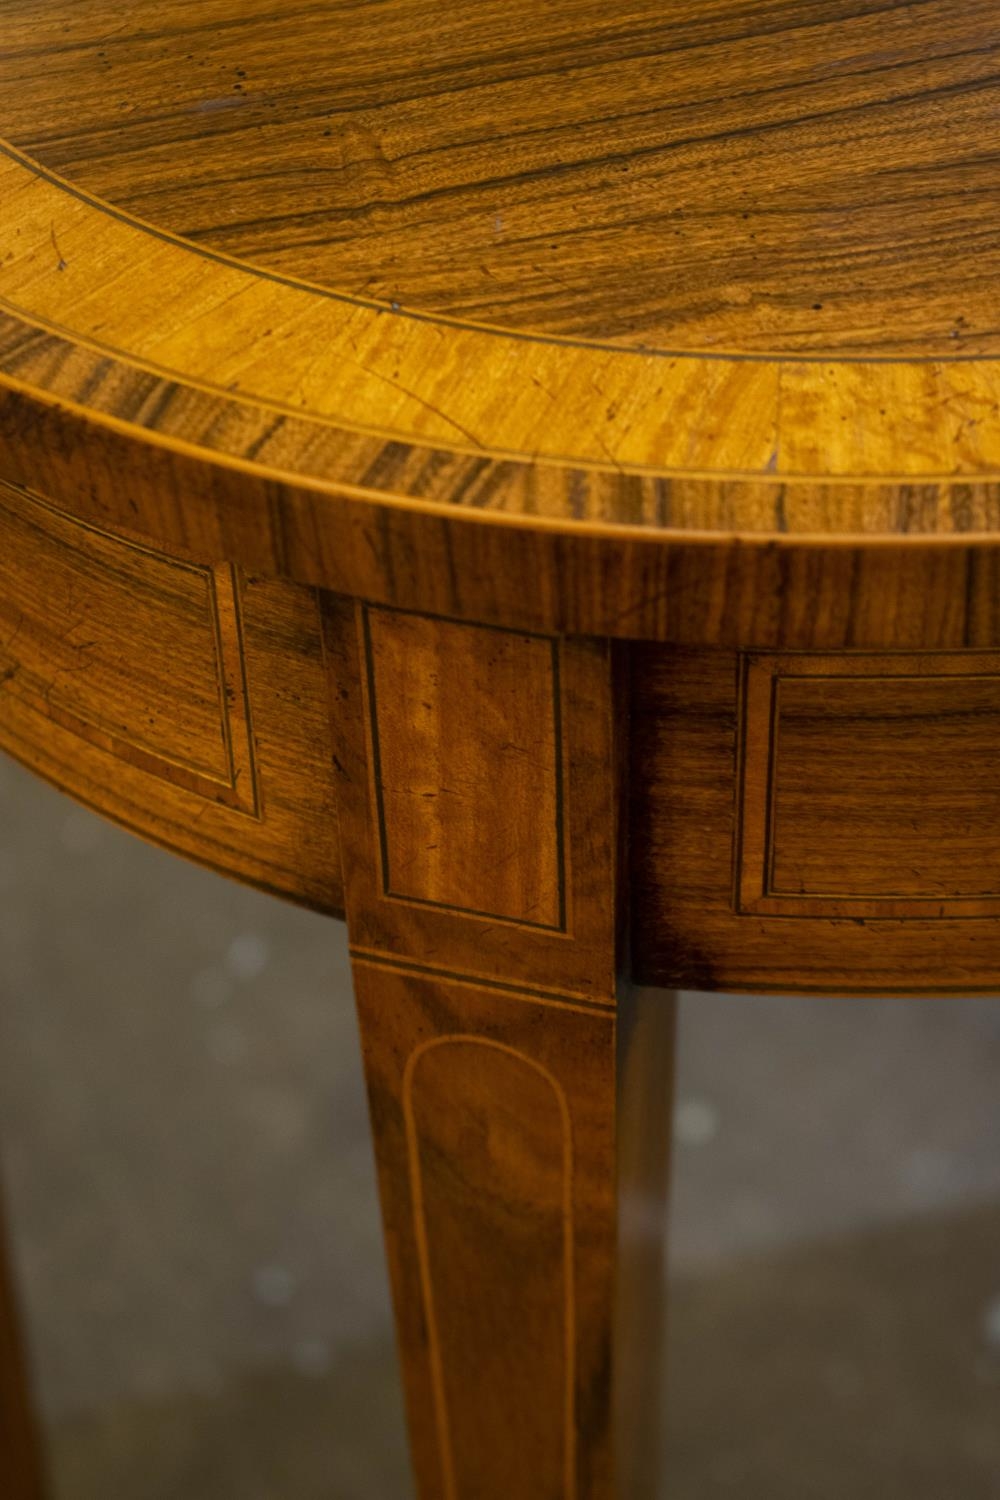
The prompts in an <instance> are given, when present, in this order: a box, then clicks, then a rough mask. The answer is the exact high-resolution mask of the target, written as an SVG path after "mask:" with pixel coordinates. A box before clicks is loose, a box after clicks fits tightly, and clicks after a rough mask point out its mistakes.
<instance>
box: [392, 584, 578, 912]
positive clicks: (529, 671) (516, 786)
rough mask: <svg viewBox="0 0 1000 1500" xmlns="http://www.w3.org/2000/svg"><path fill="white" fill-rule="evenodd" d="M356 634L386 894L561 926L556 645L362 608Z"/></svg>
mask: <svg viewBox="0 0 1000 1500" xmlns="http://www.w3.org/2000/svg"><path fill="white" fill-rule="evenodd" d="M363 631H364V650H365V670H366V685H367V694H368V723H369V732H370V737H371V755H372V765H373V772H374V788H373V790H374V796H375V803H376V809H377V817H378V831H379V845H380V853H381V864H382V883H383V891H384V893H385V894H386V895H387V896H397V897H401V898H404V899H406V900H410V901H421V902H427V903H429V904H432V905H435V906H441V907H451V908H452V909H454V910H455V911H460V912H466V913H468V914H472V915H477V916H489V917H496V918H501V919H504V918H505V919H507V920H508V921H512V922H518V923H521V924H524V925H527V926H531V927H546V928H556V929H561V928H563V927H564V926H565V921H566V911H565V868H564V851H563V827H562V774H563V768H562V751H561V742H562V729H561V719H562V707H561V704H560V689H559V648H558V643H557V642H556V641H554V640H553V639H551V638H549V637H547V636H537V635H526V634H521V633H515V632H514V631H509V630H497V629H487V628H486V627H482V626H478V625H467V624H464V623H463V622H461V621H456V620H441V619H437V618H431V617H428V616H426V615H414V614H404V613H402V612H400V611H398V610H386V609H374V608H366V609H365V610H364V612H363ZM476 686H478V688H479V691H478V692H476V691H474V687H476Z"/></svg>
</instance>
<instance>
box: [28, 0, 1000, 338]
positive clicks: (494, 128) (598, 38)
mask: <svg viewBox="0 0 1000 1500" xmlns="http://www.w3.org/2000/svg"><path fill="white" fill-rule="evenodd" d="M125 14H126V15H128V11H127V10H126V12H125ZM122 15H123V12H122V7H121V5H120V4H118V5H116V4H113V3H112V0H97V3H93V4H91V5H89V6H88V7H87V11H86V14H85V15H81V14H80V13H79V9H78V8H77V7H73V6H71V5H69V4H67V3H65V0H64V3H53V0H48V3H46V4H42V5H39V4H38V3H37V0H9V3H8V5H7V6H6V7H5V44H6V45H5V58H4V66H3V70H2V73H0V86H2V89H3V92H2V94H0V106H2V104H3V103H4V101H5V100H10V101H11V102H12V104H13V109H12V110H11V112H10V117H11V125H10V126H9V127H8V128H9V129H10V132H11V134H12V135H13V137H14V139H15V140H16V141H17V143H18V144H19V145H21V146H22V147H24V148H25V149H27V150H29V151H32V152H34V153H35V154H37V155H38V156H39V157H40V158H41V159H42V160H43V161H45V162H46V163H47V164H49V165H50V166H53V167H55V168H57V169H58V170H60V171H62V172H65V173H66V174H67V175H68V176H69V177H71V178H72V180H73V181H74V182H77V183H79V184H80V185H82V186H84V187H86V188H88V189H90V190H92V191H94V192H96V193H97V194H99V195H100V196H102V197H105V198H108V199H110V200H111V201H112V202H114V203H116V204H119V205H121V206H122V207H126V208H128V209H129V210H130V211H132V212H135V213H137V214H138V215H139V216H141V217H144V218H147V219H150V220H152V221H154V222H156V223H158V224H161V225H163V226H164V227H167V228H170V229H173V230H176V231H178V232H180V233H181V234H184V235H186V236H188V237H190V238H194V239H197V240H198V241H199V242H201V243H204V244H206V245H210V246H212V247H215V248H219V249H222V250H225V251H227V252H229V253H231V254H235V255H238V256H241V257H243V258H245V259H248V260H252V261H254V262H255V263H256V264H258V265H263V266H266V267H268V268H269V269H271V270H273V271H276V272H278V273H282V274H290V275H293V276H297V277H302V278H305V279H306V280H309V281H313V282H317V283H319V284H321V285H324V286H334V287H339V288H342V289H345V290H347V289H350V290H352V291H355V292H359V293H363V294H364V295H365V296H368V297H371V298H381V299H382V300H384V301H385V302H386V303H389V302H391V301H393V300H394V301H396V302H397V303H400V304H402V305H404V306H405V307H417V308H427V309H433V310H434V311H436V312H438V313H446V314H448V315H450V316H452V317H459V318H463V319H475V320H478V321H485V322H490V323H502V324H505V325H507V326H511V327H518V328H527V329H532V330H534V329H543V330H545V331H546V332H550V333H557V334H564V335H571V336H577V337H587V338H597V339H608V340H611V339H614V340H618V341H621V342H627V343H631V344H634V345H637V346H642V347H652V346H659V347H666V348H671V349H673V348H688V349H689V348H692V347H693V348H698V349H701V348H710V347H712V346H713V345H720V344H721V345H722V346H723V347H730V348H732V347H736V348H740V349H744V350H746V349H755V350H765V351H771V350H774V349H776V348H778V349H796V350H812V349H817V348H819V349H844V348H850V349H854V350H866V351H878V352H884V351H886V350H896V351H901V352H905V353H909V352H911V351H913V352H917V353H920V354H925V353H927V352H928V350H931V351H933V352H934V353H936V354H938V355H942V356H944V357H948V356H950V355H951V354H952V353H953V352H954V349H955V345H956V343H957V344H958V345H959V346H960V347H962V348H963V349H967V348H969V347H971V348H975V349H976V350H990V351H991V352H996V349H997V345H996V340H997V325H996V319H995V304H994V302H993V300H992V293H991V290H990V286H991V282H993V281H994V280H995V279H996V275H997V272H998V270H1000V259H998V255H997V247H996V244H995V242H994V239H993V236H992V235H991V233H990V232H989V226H990V220H991V218H993V217H995V215H996V212H997V209H998V207H1000V200H998V194H997V185H996V181H995V174H994V173H993V170H992V162H991V160H990V156H989V153H988V152H984V150H983V142H984V139H985V140H988V139H989V138H990V134H991V132H992V129H993V126H994V115H993V110H994V108H995V83H996V80H995V70H996V57H997V49H998V47H1000V34H998V29H997V23H996V14H995V9H994V8H993V7H992V6H991V4H990V3H989V0H962V3H955V0H950V3H949V0H924V3H922V4H920V5H916V6H910V7H888V8H887V7H886V6H885V5H884V4H883V3H880V0H824V3H822V4H820V3H817V0H757V3H755V4H754V5H752V6H747V5H745V4H737V3H736V0H709V3H706V0H677V3H674V4H672V5H671V6H670V7H669V9H664V7H663V6H662V5H659V4H656V3H654V0H638V3H637V0H633V3H632V4H630V5H629V6H627V7H620V6H619V7H616V8H615V9H614V10H613V11H609V10H608V9H607V7H604V6H601V5H600V4H598V3H597V0H554V3H549V4H547V5H546V6H545V7H544V8H539V7H538V6H534V5H531V4H530V3H529V0H513V3H504V4H501V3H499V0H480V3H479V4H477V5H476V6H475V7H471V8H469V9H467V10H456V11H454V13H452V14H449V16H448V22H447V24H446V25H441V24H438V22H439V13H438V12H437V10H436V9H435V8H434V7H433V6H432V5H429V4H428V0H393V3H392V4H390V5H383V6H380V7H379V9H378V11H377V12H372V10H371V8H370V7H365V6H363V5H361V4H359V3H354V4H346V5H338V6H336V7H333V6H317V5H314V4H308V5H307V4H299V5H294V6H292V7H290V8H282V9H281V10H280V12H279V11H278V10H276V9H275V7H274V6H271V5H266V4H253V5H247V4H245V3H238V0H200V3H199V4H197V5H195V4H193V3H192V0H163V3H162V4H161V5H160V7H159V8H158V10H157V13H156V15H155V17H154V16H149V15H148V14H146V15H144V16H143V18H142V24H141V25H140V24H137V21H136V20H132V24H131V25H129V24H128V23H126V24H125V25H124V26H123V24H122ZM69 94H72V96H73V98H74V100H75V108H74V110H73V111H72V113H71V114H68V113H67V112H66V111H65V110H64V109H60V107H59V100H60V99H61V98H64V97H66V96H67V95H69ZM707 183H709V184H711V189H710V191H706V184H707Z"/></svg>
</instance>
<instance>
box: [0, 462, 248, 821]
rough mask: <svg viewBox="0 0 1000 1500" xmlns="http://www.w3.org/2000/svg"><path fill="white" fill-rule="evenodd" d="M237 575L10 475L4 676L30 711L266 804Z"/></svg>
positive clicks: (115, 751)
mask: <svg viewBox="0 0 1000 1500" xmlns="http://www.w3.org/2000/svg"><path fill="white" fill-rule="evenodd" d="M238 587H239V585H238V581H237V580H236V579H234V576H233V573H232V570H231V569H230V568H229V567H227V566H226V565H225V564H223V565H221V566H219V567H216V568H214V569H213V568H211V567H209V566H207V565H205V564H199V563H189V562H185V561H182V560H181V559H180V558H175V557H170V556H168V555H166V554H164V553H163V552H156V551H153V550H152V549H151V548H149V547H146V546H144V545H142V544H139V543H136V542H134V541H129V540H127V539H125V538H122V537H118V536H114V535H112V534H111V533H109V532H105V531H100V530H98V529H96V528H95V527H93V526H88V525H85V524H83V523H81V522H79V521H76V520H73V519H72V518H70V517H67V516H65V515H63V514H61V513H60V512H59V511H57V510H55V509H54V508H53V507H52V506H49V505H46V504H45V502H44V501H43V500H41V499H40V498H39V497H38V496H33V495H27V494H24V493H23V492H19V491H17V490H15V489H13V488H12V487H10V486H9V485H2V484H0V677H2V679H3V681H4V684H5V685H6V687H7V690H8V692H10V693H11V694H12V695H13V696H15V697H17V698H18V699H20V700H22V701H23V703H24V704H25V706H26V707H29V708H30V709H32V710H34V711H35V712H36V713H39V714H42V715H44V716H46V717H48V718H50V719H51V720H53V721H54V722H56V723H59V724H60V725H62V726H63V727H65V728H67V729H69V730H71V731H73V732H74V733H76V734H78V735H80V736H82V737H83V738H84V739H86V740H88V741H89V742H90V743H91V744H94V745H96V746H98V747H100V748H101V749H103V750H105V751H107V752H108V753H110V754H112V755H114V756H116V757H118V758H120V759H122V760H125V761H127V762H128V763H129V764H131V765H136V766H140V767H142V768H143V769H144V770H147V771H150V772H151V773H152V774H154V775H157V774H158V775H161V776H164V777H165V778H166V779H167V780H171V779H173V780H175V781H176V782H177V783H178V784H179V785H181V786H185V787H187V788H188V789H189V790H190V791H193V792H196V793H198V794H199V795H201V796H203V797H210V798H212V799H214V800H216V801H219V802H222V803H224V804H225V805H226V806H229V807H235V808H240V809H242V811H244V812H246V813H249V814H250V815H251V816H253V817H256V816H258V815H259V810H260V806H259V805H260V793H259V788H258V785H257V768H256V766H255V764H254V759H253V751H252V747H251V741H250V723H249V705H248V701H247V688H246V681H245V677H244V664H243V641H242V628H241V624H240V602H239V597H238Z"/></svg>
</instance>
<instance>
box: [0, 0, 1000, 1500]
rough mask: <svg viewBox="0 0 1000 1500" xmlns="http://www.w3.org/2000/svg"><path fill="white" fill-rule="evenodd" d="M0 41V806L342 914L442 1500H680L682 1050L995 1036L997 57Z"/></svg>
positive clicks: (933, 0)
mask: <svg viewBox="0 0 1000 1500" xmlns="http://www.w3.org/2000/svg"><path fill="white" fill-rule="evenodd" d="M0 25H2V30H3V46H2V49H0V135H2V136H3V137H4V139H3V140H2V141H0V746H2V747H3V748H4V749H5V750H7V751H8V752H9V753H10V754H12V755H14V756H16V757H17V758H18V759H20V760H21V761H23V762H24V763H25V764H26V765H28V766H29V767H31V768H32V769H34V770H35V771H37V772H38V773H39V774H40V775H42V776H44V777H46V778H47V779H49V780H51V781H52V782H54V783H55V784H57V785H58V786H60V787H62V788H63V789H65V790H66V791H68V792H70V793H71V794H72V795H73V796H75V797H76V798H78V799H79V800H80V801H82V802H84V803H86V804H88V805H89V806H91V807H94V808H96V809H98V810H100V811H101V812H103V813H105V814H107V815H108V816H109V817H112V818H114V819H115V820H116V821H118V822H119V823H122V824H124V825H125V826H127V827H129V828H132V829H134V830H135V831H136V832H138V833H141V834H142V835H143V836H145V837H147V838H149V839H152V840H155V841H157V842H159V843H161V844H163V845H165V846H167V847H168V848H170V849H173V850H176V851H177V852H179V853H182V854H185V855H188V856H190V857H192V858H194V859H197V860H199V861H201V862H203V863H204V864H207V865H209V866H211V867H213V868H215V869H218V870H221V871H224V872H225V873H227V874H230V875H233V876H235V877H237V878H239V879H242V880H245V881H249V882H252V883H253V884H255V885H257V886H259V887H261V888H262V889H265V890H268V891H272V892H274V893H275V894H279V895H283V896H286V897H289V898H291V899H293V900H296V901H300V902H303V903H305V904H307V905H309V906H312V907H314V908H316V909H317V910H319V911H321V912H325V913H327V914H330V915H333V916H344V915H345V914H346V920H347V923H348V928H349V933H350V940H351V945H352V954H353V964H354V978H355V991H356V998H357V1006H358V1013H359V1019H360V1026H361V1034H362V1041H363V1048H364V1057H365V1068H366V1075H367V1083H368V1090H369V1097H370V1104H371V1118H372V1126H373V1131H374V1137H375V1143H376V1153H377V1158H378V1167H379V1180H380V1192H381V1200H382V1209H383V1217H384V1225H385V1235H386V1245H387V1253H388V1259H389V1264H390V1271H391V1278H392V1283H393V1291H394V1299H395V1308H396V1318H397V1326H398V1335H399V1344H400V1353H401V1361H402V1370H403V1377H404V1385H405V1391H406V1400H407V1408H408V1416H409V1423H410V1433H411V1441H412V1450H413V1462H414V1468H415V1473H416V1477H417V1483H418V1488H419V1493H420V1495H421V1496H422V1500H510V1497H512V1496H516V1497H518V1500H630V1497H636V1496H639V1495H644V1496H645V1495H649V1496H652V1495H654V1494H656V1493H659V1491H658V1489H657V1484H658V1481H657V1479H656V1477H655V1476H654V1475H653V1474H652V1473H651V1470H650V1458H649V1454H650V1453H651V1451H652V1449H653V1447H654V1446H655V1445H654V1444H653V1443H652V1441H651V1439H652V1437H653V1436H654V1432H653V1426H654V1423H655V1413H656V1409H657V1401H658V1394H657V1393H658V1373H657V1371H658V1354H659V1351H658V1349H657V1348H656V1347H655V1340H652V1339H651V1338H650V1337H649V1333H648V1330H649V1328H650V1327H652V1326H654V1325H655V1324H656V1322H657V1320H656V1316H655V1306H656V1299H657V1297H658V1296H659V1293H660V1287H661V1285H662V1253H663V1235H662V1232H661V1225H662V1222H663V1205H664V1202H665V1197H666V1184H667V1158H668V1151H669V1119H670V1093H671V1045H672V1028H673V1000H672V995H671V991H672V990H673V989H674V988H675V987H680V986H684V987H686V988H691V989H703V990H704V989H726V990H735V991H740V990H744V991H753V990H764V989H766V990H769V991H770V990H790V991H796V992H828V993H831V994H838V995H840V994H844V995H846V994H851V993H854V994H861V993H882V992H890V991H892V992H900V993H908V994H919V993H934V994H942V995H943V994H948V993H957V992H963V991H976V990H981V991H988V990H991V989H994V988H996V987H997V985H998V984H1000V837H998V835H997V828H998V827H1000V782H998V778H997V776H996V762H997V754H998V747H1000V547H998V539H1000V376H998V373H997V372H998V368H1000V367H998V363H997V356H998V353H1000V331H998V330H1000V322H998V319H997V316H996V313H997V305H998V295H997V292H996V287H997V286H998V284H1000V282H998V273H1000V234H998V232H997V229H996V225H997V222H998V218H997V209H998V207H1000V203H998V199H1000V187H998V182H997V176H996V171H995V165H994V162H993V156H992V153H991V151H990V150H988V149H986V147H985V146H984V141H985V142H987V143H988V142H989V141H990V140H992V138H993V135H994V134H995V131H996V124H995V120H996V106H997V100H998V97H1000V94H998V88H1000V86H998V84H997V68H996V65H997V60H998V55H1000V33H998V29H997V26H996V21H995V17H994V15H993V7H992V6H991V4H990V3H989V0H960V3H956V0H947V3H945V0H925V3H923V4H921V5H919V6H909V7H900V8H897V9H895V10H889V11H886V10H885V9H884V8H882V7H881V6H880V5H879V4H877V3H876V0H851V3H846V0H829V3H826V4H823V5H820V6H817V5H816V4H814V3H812V0H783V3H778V0H754V3H752V4H749V5H747V4H745V3H744V4H737V3H736V0H713V3H711V4H708V5H705V4H703V3H696V0H682V3H680V4H678V5H675V6H672V7H670V8H669V11H668V12H665V11H664V10H663V7H662V6H656V5H652V4H648V5H646V4H631V5H627V6H625V7H624V8H622V7H617V8H611V9H609V8H607V7H602V6H597V5H594V4H590V3H584V0H556V3H553V4H551V5H548V6H545V7H538V6H537V5H533V6H529V5H527V4H525V3H522V0H507V3H505V4H504V5H500V4H499V3H497V0H483V3H481V4H477V5H475V6H472V7H466V8H463V9H457V8H456V9H454V10H448V9H445V10H442V9H441V8H439V7H431V8H430V9H428V7H426V6H424V5H422V4H420V3H418V0H387V3H385V4H381V5H379V6H371V5H367V6H366V5H360V4H358V5H354V4H347V5H334V4H333V3H329V4H312V5H308V6H307V5H303V6H301V7H293V8H292V9H289V8H287V7H279V6H275V5H271V4H268V3H266V0H258V3H256V4H255V5H248V4H244V3H238V0H199V3H198V4H197V5H194V4H192V3H191V0H161V4H160V5H159V6H158V7H157V9H156V11H155V14H153V13H150V12H149V11H148V10H147V9H142V10H140V9H139V8H138V7H135V6H132V5H125V6H124V7H123V6H122V5H121V4H117V5H114V6H112V5H111V4H110V0H91V3H88V4H87V5H80V4H79V3H71V0H45V3H43V4H39V3H38V0H8V3H7V4H6V5H5V6H4V11H3V18H2V22H0ZM632 980H636V981H639V982H641V983H642V984H643V985H647V986H659V987H660V992H659V993H656V994H653V995H652V996H646V997H645V998H643V1000H642V1001H641V1002H640V1001H638V1000H637V999H636V997H635V994H634V993H633V991H632V990H631V988H630V984H631V981H632ZM7 1300H8V1303H9V1302H10V1298H9V1297H8V1299H7ZM17 1351H18V1340H17V1335H16V1330H15V1329H14V1322H13V1317H12V1316H9V1315H8V1314H7V1313H6V1312H4V1311H3V1310H0V1395H2V1397H3V1401H4V1403H5V1404H4V1409H3V1415H2V1417H0V1434H4V1435H6V1434H11V1435H10V1436H9V1437H6V1436H5V1443H4V1446H3V1449H2V1452H0V1490H2V1493H3V1494H4V1496H5V1497H8V1496H9V1497H10V1500H38V1497H39V1495H40V1494H41V1492H42V1483H41V1478H40V1465H39V1464H38V1463H37V1461H36V1459H35V1458H34V1457H33V1456H32V1455H33V1454H34V1453H35V1452H36V1446H35V1443H34V1439H33V1436H32V1430H31V1419H30V1415H29V1410H28V1404H27V1403H26V1401H25V1399H24V1395H23V1390H24V1381H23V1377H22V1375H21V1374H20V1373H19V1372H20V1355H19V1354H18V1352H17ZM5 1464H6V1466H7V1467H6V1469H5V1468H4V1465H5Z"/></svg>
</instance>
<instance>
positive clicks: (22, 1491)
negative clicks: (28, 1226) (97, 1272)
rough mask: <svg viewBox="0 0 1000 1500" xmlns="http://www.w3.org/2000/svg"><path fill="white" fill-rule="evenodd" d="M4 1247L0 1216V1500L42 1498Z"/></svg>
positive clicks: (41, 1470) (36, 1438)
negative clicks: (2, 1499) (1, 1497)
mask: <svg viewBox="0 0 1000 1500" xmlns="http://www.w3.org/2000/svg"><path fill="white" fill-rule="evenodd" d="M7 1243H8V1242H7V1236H6V1231H5V1226H4V1220H3V1215H2V1213H0V1494H2V1495H3V1497H4V1500H47V1497H48V1495H49V1487H48V1483H47V1479H46V1474H45V1465H44V1461H43V1457H42V1443H41V1434H40V1431H39V1426H38V1423H37V1420H36V1417H35V1411H34V1406H33V1402H32V1391H31V1382H30V1379H29V1375H28V1366H27V1361H26V1359H25V1353H24V1343H23V1337H22V1332H21V1318H20V1310H19V1299H18V1297H17V1295H16V1293H15V1289H14V1283H13V1274H12V1268H11V1266H10V1263H9V1258H8V1254H7Z"/></svg>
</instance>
